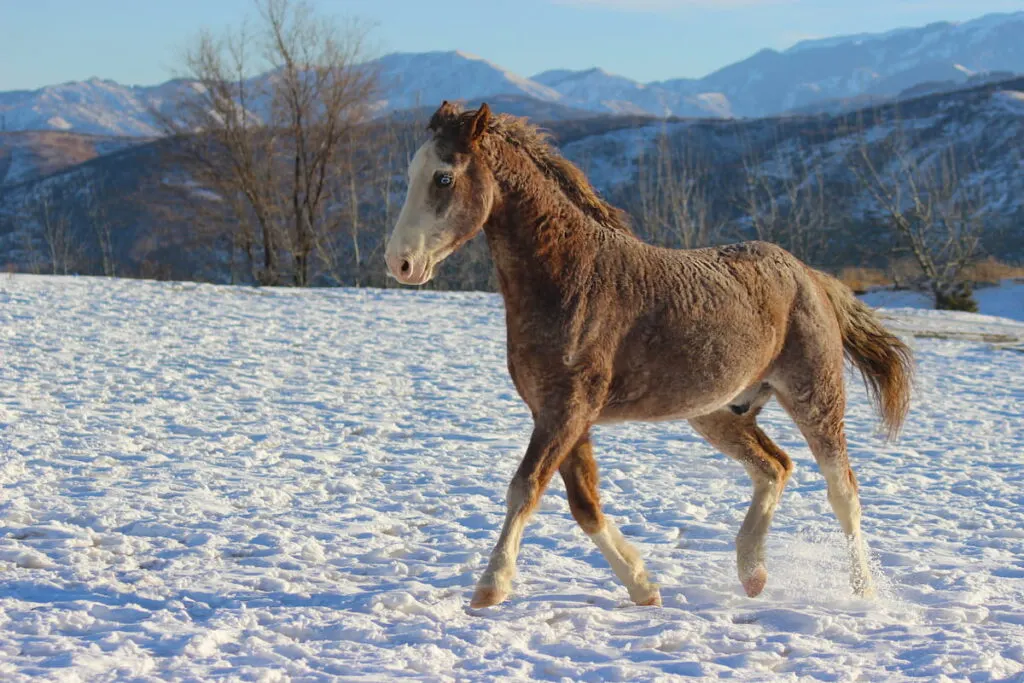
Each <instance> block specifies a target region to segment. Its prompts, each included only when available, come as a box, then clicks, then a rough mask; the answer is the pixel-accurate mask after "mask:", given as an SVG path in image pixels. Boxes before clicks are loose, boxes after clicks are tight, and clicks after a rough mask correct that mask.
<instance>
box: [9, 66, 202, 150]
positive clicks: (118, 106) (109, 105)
mask: <svg viewBox="0 0 1024 683" xmlns="http://www.w3.org/2000/svg"><path fill="white" fill-rule="evenodd" d="M195 87H196V85H195V83H193V82H190V81H186V80H180V79H176V80H172V81H167V82H166V83H161V84H160V85H155V86H126V85H121V84H119V83H115V82H114V81H110V80H102V79H99V78H90V79H89V80H87V81H77V82H70V83H62V84H60V85H51V86H46V87H45V88H40V89H38V90H16V91H10V92H3V93H0V117H2V121H3V130H4V131H18V130H62V131H75V132H76V133H87V134H92V135H139V136H143V137H146V136H154V135H160V134H161V130H160V127H159V125H157V122H156V120H155V119H154V118H153V116H152V115H151V114H150V111H151V109H153V108H155V109H156V110H158V111H168V109H169V108H170V107H172V106H173V104H174V103H175V102H176V101H177V100H178V98H180V97H181V96H182V95H183V94H186V93H188V92H189V90H191V89H194V88H195Z"/></svg>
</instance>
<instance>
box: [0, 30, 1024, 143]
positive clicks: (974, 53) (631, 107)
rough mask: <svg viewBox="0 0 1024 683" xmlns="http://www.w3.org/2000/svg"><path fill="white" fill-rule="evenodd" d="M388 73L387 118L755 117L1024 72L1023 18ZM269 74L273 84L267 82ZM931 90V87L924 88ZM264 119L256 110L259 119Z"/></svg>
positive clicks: (43, 117)
mask: <svg viewBox="0 0 1024 683" xmlns="http://www.w3.org/2000/svg"><path fill="white" fill-rule="evenodd" d="M366 68H372V69H375V70H376V71H377V72H378V73H379V75H380V77H381V86H382V90H381V95H380V98H379V100H378V101H377V102H376V103H375V108H376V110H377V112H378V114H379V115H381V116H385V115H389V114H392V113H394V112H397V111H403V110H410V109H418V108H421V107H422V108H430V107H436V106H437V105H438V104H439V103H440V102H441V101H442V100H445V99H448V100H468V101H479V100H480V99H483V98H492V99H493V98H494V97H495V96H505V97H506V101H508V102H514V103H515V106H516V107H517V110H516V113H521V114H527V115H531V116H533V117H534V118H566V117H574V116H580V117H584V116H591V115H594V114H634V115H635V114H645V115H652V116H658V117H667V116H680V117H695V118H756V117H763V116H775V115H778V114H782V113H786V112H813V111H829V112H837V111H843V110H848V109H849V108H851V107H859V106H865V105H868V104H872V103H881V102H885V101H888V100H891V99H893V98H897V97H899V96H900V95H901V93H905V94H907V95H913V94H921V93H922V92H934V91H937V90H940V89H941V90H951V89H954V88H957V87H964V86H970V85H972V84H974V83H976V82H978V81H979V80H985V79H986V78H991V75H992V74H994V73H998V74H999V75H1000V76H1001V77H1005V76H1008V75H1010V74H1015V73H1024V12H1017V13H1013V14H991V15H987V16H984V17H981V18H980V19H976V20H973V21H968V22H964V23H950V22H940V23H935V24H930V25H928V26H924V27H919V28H901V29H896V30H893V31H888V32H886V33H879V34H858V35H850V36H838V37H831V38H826V39H820V40H805V41H802V42H800V43H797V44H796V45H794V46H792V47H791V48H789V49H788V50H784V51H781V52H779V51H776V50H770V49H765V50H761V51H759V52H757V53H756V54H754V55H752V56H750V57H748V58H747V59H744V60H742V61H740V62H737V63H735V64H731V65H729V66H726V67H724V68H722V69H719V70H718V71H715V72H714V73H711V74H709V75H707V76H705V77H703V78H698V79H672V80H666V81H660V82H654V83H641V82H638V81H635V80H633V79H630V78H627V77H625V76H619V75H615V74H612V73H609V72H607V71H604V70H603V69H598V68H594V69H586V70H582V71H572V70H566V69H554V70H549V71H544V72H542V73H539V74H536V75H535V76H533V77H532V78H525V77H523V76H520V75H518V74H515V73H513V72H511V71H509V70H508V69H505V68H503V67H501V66H499V65H497V64H494V63H492V62H489V61H487V60H486V59H483V58H481V57H478V56H475V55H471V54H468V53H465V52H460V51H450V52H426V53H395V54H390V55H387V56H385V57H382V58H380V59H377V60H374V61H372V62H369V63H367V64H366ZM266 77H267V76H263V78H266ZM925 84H927V85H925ZM194 87H196V86H195V85H194V84H193V83H190V82H188V81H180V80H179V81H170V82H168V83H164V84H162V85H158V86H153V87H138V86H122V85H119V84H117V83H114V82H112V81H103V80H99V79H91V80H89V81H85V82H81V83H65V84H62V85H57V86H49V87H46V88H41V89H39V90H35V91H19V92H7V93H0V117H2V119H3V124H4V125H3V128H4V130H28V129H48V130H71V131H76V132H83V133H94V134H107V135H143V136H146V135H156V134H158V133H159V129H158V126H157V125H156V122H155V121H154V120H153V117H152V116H151V115H150V114H149V110H150V108H152V107H157V108H159V109H161V110H163V111H166V108H167V107H168V106H169V105H170V104H171V103H172V102H173V101H174V100H175V98H177V97H180V96H181V95H182V94H183V93H187V92H188V91H189V89H190V88H194ZM257 114H258V113H257Z"/></svg>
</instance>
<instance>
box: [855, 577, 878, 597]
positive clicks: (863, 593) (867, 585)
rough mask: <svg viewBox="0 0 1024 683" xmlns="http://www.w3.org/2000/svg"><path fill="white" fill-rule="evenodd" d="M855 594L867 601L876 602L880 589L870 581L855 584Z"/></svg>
mask: <svg viewBox="0 0 1024 683" xmlns="http://www.w3.org/2000/svg"><path fill="white" fill-rule="evenodd" d="M853 594H854V595H856V596H857V597H858V598H863V599H865V600H874V599H875V598H877V597H878V589H877V588H875V584H873V583H872V582H870V581H864V582H859V583H855V584H854V585H853Z"/></svg>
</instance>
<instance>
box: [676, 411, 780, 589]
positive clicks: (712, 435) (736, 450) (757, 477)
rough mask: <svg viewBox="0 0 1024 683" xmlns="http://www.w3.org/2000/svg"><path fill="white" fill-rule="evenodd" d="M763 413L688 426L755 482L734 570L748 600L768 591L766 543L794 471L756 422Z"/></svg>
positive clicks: (721, 414)
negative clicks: (737, 464)
mask: <svg viewBox="0 0 1024 683" xmlns="http://www.w3.org/2000/svg"><path fill="white" fill-rule="evenodd" d="M758 412H759V408H757V409H754V410H751V411H750V412H747V413H744V414H740V415H737V414H735V411H732V410H721V411H718V412H715V413H712V414H710V415H704V416H702V417H698V418H693V419H691V420H690V424H691V425H693V428H694V429H695V430H697V432H698V433H700V434H701V436H703V437H704V438H705V439H707V440H708V442H710V443H711V445H712V446H714V447H715V448H717V449H718V450H720V451H722V452H723V453H725V454H726V455H728V456H730V457H733V458H735V459H736V460H739V461H740V462H741V463H743V466H744V467H745V468H746V470H747V473H748V474H749V475H750V478H751V479H752V480H753V482H754V497H753V500H752V501H751V502H750V509H749V510H748V511H747V516H746V517H745V518H744V520H743V525H742V526H741V527H740V531H739V534H737V536H736V568H737V570H738V572H739V577H740V583H742V584H743V589H744V590H745V591H746V592H747V595H749V596H750V597H754V596H756V595H758V594H759V593H760V592H761V591H762V590H764V585H765V582H766V581H767V580H768V571H767V570H766V569H765V566H764V540H765V536H766V535H767V534H768V527H769V526H770V525H771V522H772V516H773V515H774V514H775V507H776V505H778V502H779V498H780V496H781V495H782V489H783V488H784V487H785V485H786V480H787V479H788V478H789V475H790V473H791V472H792V471H793V464H792V461H790V459H789V456H787V455H786V454H785V452H783V451H782V449H781V448H779V447H778V446H776V445H775V444H774V443H773V442H772V440H771V439H769V438H768V435H767V434H765V433H764V432H763V431H761V429H760V428H759V427H758V426H757V424H756V423H755V421H754V420H755V418H756V416H757V413H758Z"/></svg>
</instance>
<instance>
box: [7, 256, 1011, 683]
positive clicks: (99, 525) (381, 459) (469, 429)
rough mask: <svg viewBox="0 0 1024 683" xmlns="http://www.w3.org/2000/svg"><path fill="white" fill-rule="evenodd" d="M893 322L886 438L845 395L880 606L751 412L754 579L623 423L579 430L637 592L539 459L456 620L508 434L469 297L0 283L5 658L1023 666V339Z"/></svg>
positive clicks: (206, 669)
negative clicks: (765, 453)
mask: <svg viewBox="0 0 1024 683" xmlns="http://www.w3.org/2000/svg"><path fill="white" fill-rule="evenodd" d="M891 314H892V315H893V316H895V319H898V320H899V321H900V322H901V324H902V325H903V329H913V326H914V324H915V322H914V321H915V320H917V321H918V322H921V321H931V323H934V322H935V320H938V319H939V318H937V317H936V316H935V315H914V314H913V313H912V312H910V311H904V312H903V313H901V312H900V311H895V312H892V313H891ZM942 320H943V325H944V327H945V328H947V329H952V330H954V331H955V330H960V331H967V332H970V331H971V330H972V329H974V327H975V326H976V324H985V325H998V326H999V327H1000V329H1001V330H1002V334H1008V335H1011V336H1012V335H1013V334H1016V335H1018V339H1024V323H1019V322H1013V321H1010V320H996V319H994V318H974V317H972V316H969V315H960V316H947V317H945V318H942ZM912 343H913V346H914V348H915V350H916V353H917V359H918V362H919V372H918V389H917V394H916V399H915V402H914V407H913V409H912V412H911V416H910V419H909V423H908V427H907V429H906V431H905V433H904V435H903V437H902V438H901V440H899V441H898V442H896V443H894V444H887V443H885V442H883V441H882V440H881V439H880V438H879V437H878V436H877V435H876V424H877V423H876V421H875V419H874V416H873V415H872V414H871V412H870V410H869V407H868V405H867V402H866V400H865V396H864V393H863V390H862V389H861V387H860V385H859V383H857V382H853V381H851V383H850V386H851V392H852V397H851V406H850V410H849V413H848V420H847V425H848V429H849V434H850V440H851V450H852V457H853V460H854V463H855V464H854V466H855V468H856V470H857V473H858V476H859V478H860V482H861V494H862V500H863V503H864V528H865V531H866V533H867V538H868V540H869V543H870V545H871V548H872V553H873V557H874V561H875V563H876V565H877V566H876V569H877V572H878V577H879V583H880V588H881V596H880V597H879V598H878V599H876V600H874V601H862V600H857V599H854V598H853V597H852V596H851V594H850V592H849V589H848V587H847V575H846V569H845V562H844V559H843V558H844V553H843V550H842V545H841V537H840V534H839V533H838V525H837V523H836V522H835V520H834V518H833V517H832V515H831V512H830V510H829V506H828V504H827V502H826V499H825V491H824V483H823V481H822V479H821V477H820V476H819V475H818V474H817V472H816V470H815V467H814V465H813V461H812V459H811V458H810V454H809V452H808V450H807V448H806V446H805V445H804V443H803V441H802V440H801V439H800V438H799V436H798V433H797V431H796V429H795V428H794V427H793V426H792V424H791V423H790V422H789V421H788V420H787V419H785V418H784V416H783V415H782V414H781V412H780V411H779V410H778V409H777V408H775V407H770V408H769V409H768V410H767V411H766V414H765V419H764V422H765V423H766V424H767V427H766V429H767V430H768V431H769V432H770V433H771V434H772V435H773V436H774V437H775V438H776V439H777V441H778V442H779V443H780V444H781V445H782V446H783V447H784V448H786V449H787V450H789V451H790V453H791V454H792V455H793V456H794V459H795V461H796V464H797V471H796V473H795V475H794V477H793V479H792V480H791V483H790V485H789V487H788V489H787V491H786V493H785V495H784V497H783V501H782V505H781V506H780V509H779V512H778V514H777V516H776V519H775V523H774V526H773V531H772V533H771V535H770V536H769V541H768V547H769V571H770V573H771V574H770V578H769V583H768V587H767V589H766V590H765V592H764V594H763V595H762V596H761V597H760V598H757V599H748V598H746V597H745V596H744V595H743V593H742V590H741V588H740V586H739V583H738V581H737V579H736V578H735V565H734V563H735V559H734V555H733V536H734V534H735V532H736V530H737V529H738V528H739V524H740V521H741V519H742V516H743V514H744V513H745V510H746V506H747V504H748V502H749V484H748V480H747V478H746V475H745V474H744V472H743V470H742V468H741V467H740V466H739V465H737V464H735V463H733V462H731V461H729V460H727V459H726V458H725V457H724V456H721V455H718V454H716V453H714V452H713V451H712V449H711V448H710V447H709V446H707V445H706V444H705V443H704V442H702V441H701V440H699V439H698V438H697V437H695V436H694V435H693V434H692V432H691V431H690V429H689V427H688V426H687V425H686V424H685V423H660V424H655V425H644V424H630V425H621V426H616V427H613V428H611V427H610V428H601V429H599V430H597V433H596V448H597V452H598V461H599V463H600V464H601V467H602V476H603V479H602V491H603V495H604V500H605V507H606V511H607V512H608V513H610V514H611V515H613V516H614V518H615V519H616V520H617V521H618V522H619V524H620V526H621V528H622V531H623V533H624V534H626V535H627V536H628V537H630V538H631V539H632V540H633V541H634V542H635V543H636V544H637V546H638V547H639V548H640V550H641V552H642V553H643V554H644V556H645V557H646V559H647V565H648V568H649V569H650V570H651V571H652V573H653V574H654V576H655V579H656V580H657V581H659V582H660V583H661V585H662V596H663V598H664V603H665V604H664V607H662V608H640V607H635V606H632V605H631V604H630V603H629V602H628V599H627V596H626V592H625V590H624V589H623V588H622V587H621V586H620V585H619V584H618V583H617V582H616V581H615V580H614V578H613V576H612V573H611V571H610V570H609V569H608V568H607V567H606V565H605V563H604V560H603V559H602V557H601V556H600V554H599V552H598V551H597V549H596V548H595V547H594V546H593V545H592V544H591V542H590V541H589V540H588V539H587V538H586V537H585V536H584V535H583V533H582V532H581V531H580V530H579V529H578V528H577V527H576V526H575V524H574V523H573V521H572V519H571V517H570V516H569V513H568V508H567V505H566V502H565V497H564V492H563V490H562V486H561V483H560V482H558V481H556V482H555V483H554V484H553V486H552V489H551V491H549V493H548V494H547V495H546V497H545V498H544V504H543V507H542V509H541V510H540V511H539V513H538V514H537V515H536V517H535V518H534V520H533V522H532V523H531V525H530V526H529V528H528V530H527V537H526V541H525V543H524V546H523V552H522V555H521V559H520V573H519V578H518V581H517V583H516V592H515V594H514V595H513V596H512V598H511V599H510V600H509V601H508V602H507V603H506V604H504V605H502V606H500V607H498V608H495V609H489V610H481V611H474V610H470V609H469V608H468V599H469V596H470V593H471V590H472V587H473V582H474V581H475V579H476V577H477V576H478V574H479V572H480V570H481V569H482V568H483V564H484V562H485V560H486V557H487V553H488V552H489V550H490V548H491V545H492V543H493V542H494V540H495V538H496V535H497V531H498V527H499V524H500V522H501V519H502V517H503V514H504V492H505V486H506V484H507V481H508V479H509V477H510V476H511V474H512V472H513V470H514V469H515V467H516V465H517V464H518V462H519V458H520V456H521V453H522V451H523V448H524V445H525V441H526V439H527V436H528V434H529V429H530V423H529V419H528V414H527V411H526V410H525V408H524V407H523V406H522V404H521V403H520V402H519V400H518V398H517V397H516V396H515V393H514V391H513V388H512V386H511V382H510V380H509V378H508V376H507V373H506V370H505V367H504V328H503V314H502V310H501V307H500V304H499V301H498V299H497V298H496V297H494V296H490V295H483V294H433V293H426V292H399V291H379V290H362V291H359V290H331V291H292V290H286V291H271V290H266V289H243V288H225V287H214V286H204V285H193V284H168V283H153V282H135V281H119V280H109V281H108V280H101V279H88V278H63V279H58V278H40V277H23V276H17V277H13V278H7V277H4V278H0V483H2V486H3V488H2V491H0V527H2V528H0V680H3V681H23V680H61V681H76V680H90V681H92V680H100V681H103V680H119V681H121V680H154V681H155V680H267V681H276V680H289V679H292V680H337V679H342V680H362V681H369V680H393V679H395V678H403V677H416V678H419V679H422V680H438V681H443V680H494V679H504V680H507V679H513V678H523V679H533V680H595V681H598V680H599V681H606V680H631V681H632V680H675V679H677V678H680V677H688V676H704V677H708V678H713V677H726V676H731V677H734V678H739V679H745V680H750V679H754V680H772V681H775V680H796V679H801V680H806V679H822V680H869V681H878V680H902V679H905V678H910V677H917V678H919V679H920V680H959V679H970V680H972V681H990V680H991V681H994V680H1012V681H1021V680H1024V673H1022V672H1024V418H1022V415H1024V354H1021V353H1019V352H1016V351H1013V350H1008V349H1006V348H1003V347H1001V346H998V345H993V344H991V343H988V342H985V341H967V340H964V339H953V340H950V339H939V338H931V337H928V338H916V339H914V340H913V341H912Z"/></svg>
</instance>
